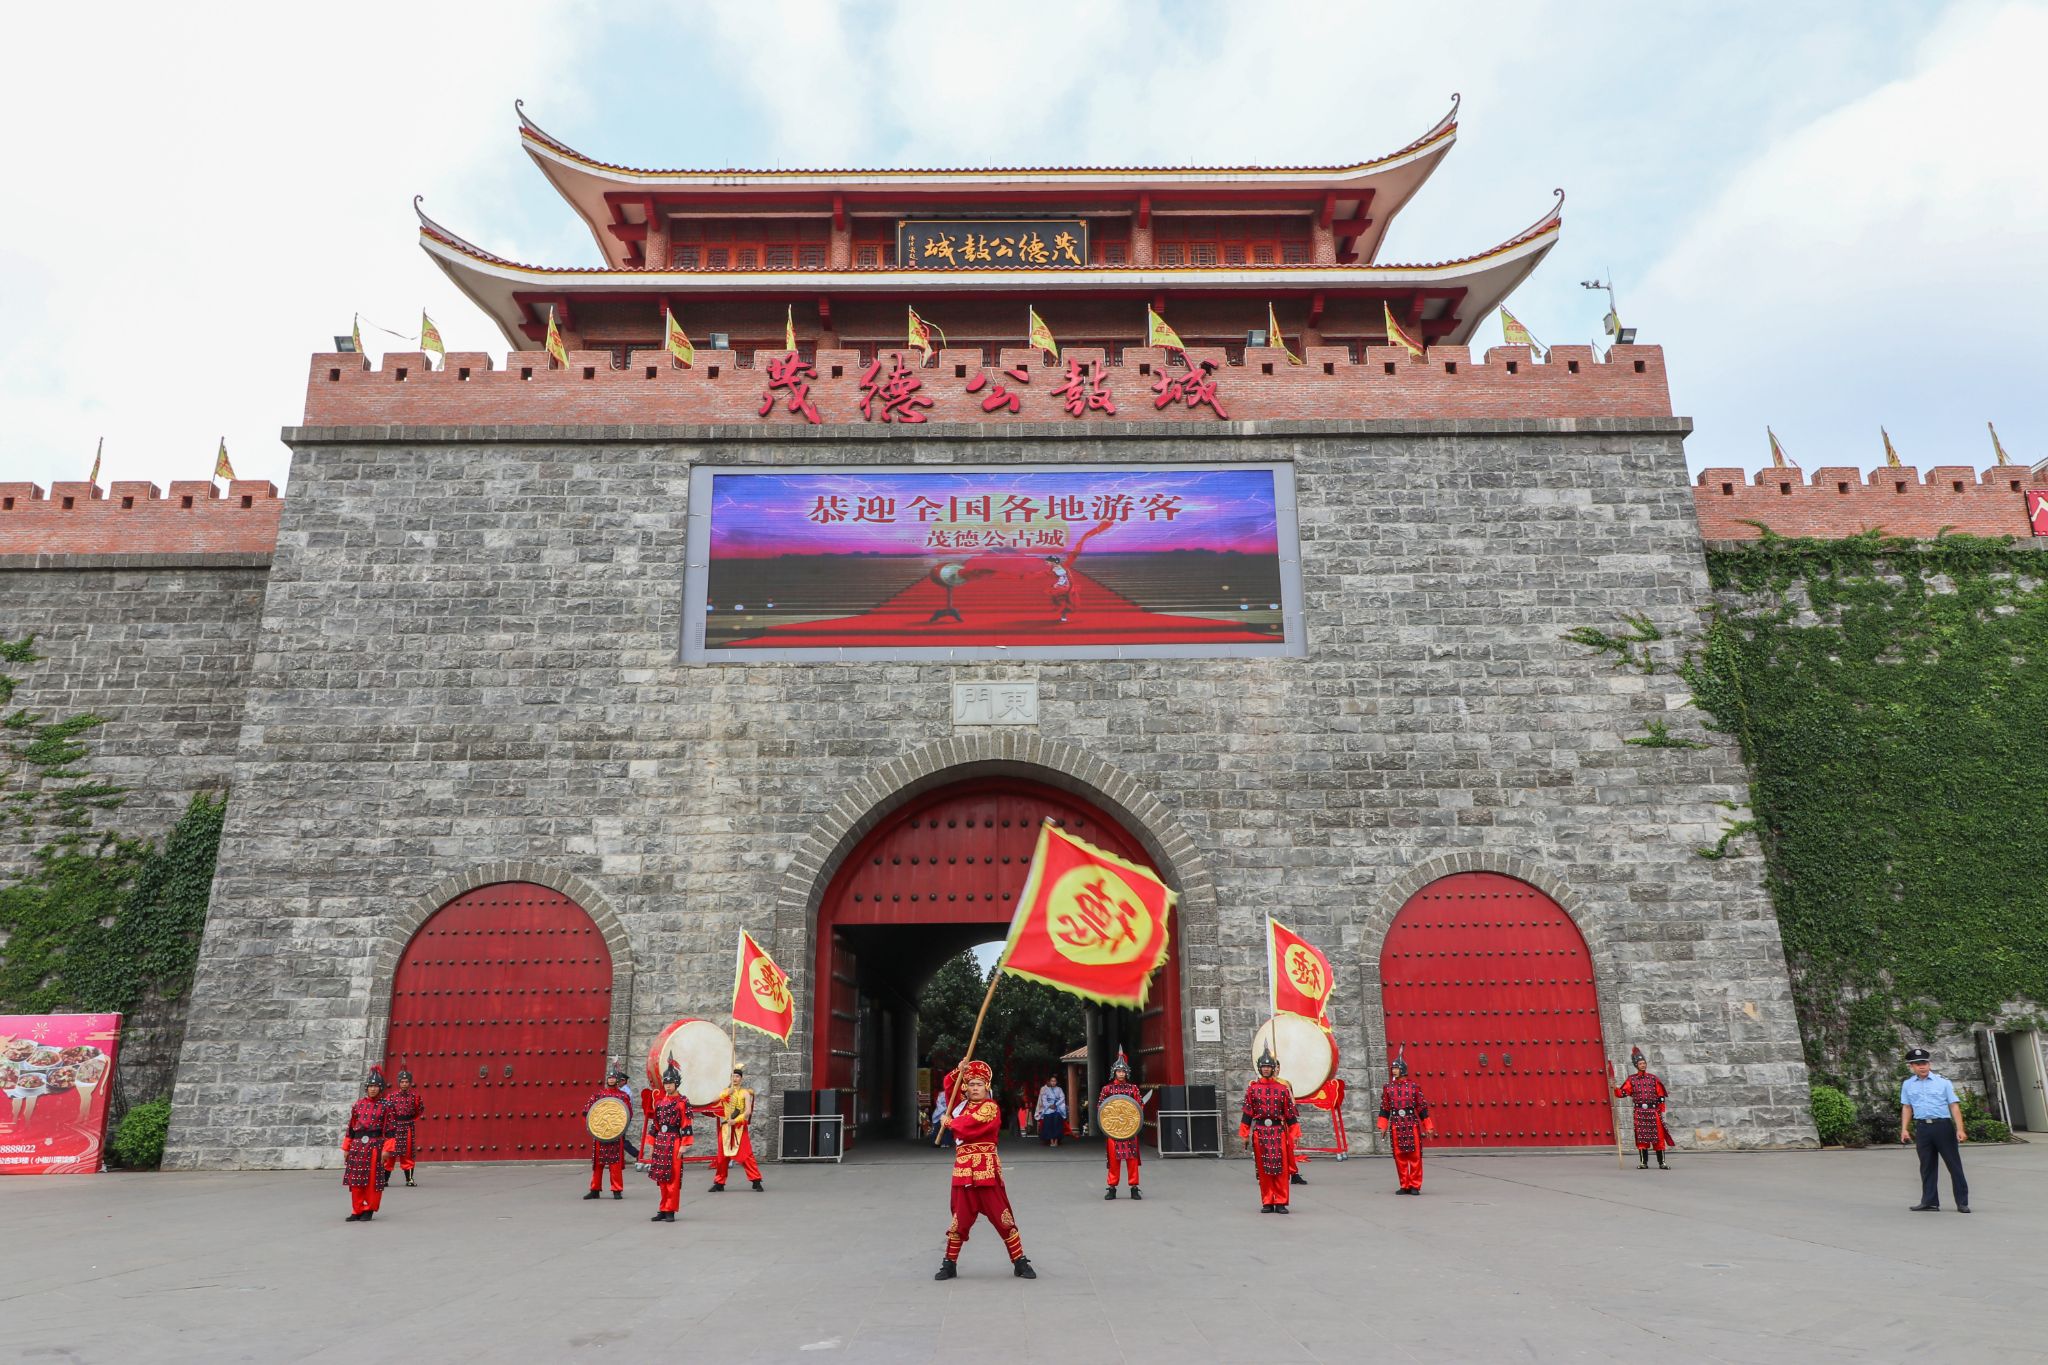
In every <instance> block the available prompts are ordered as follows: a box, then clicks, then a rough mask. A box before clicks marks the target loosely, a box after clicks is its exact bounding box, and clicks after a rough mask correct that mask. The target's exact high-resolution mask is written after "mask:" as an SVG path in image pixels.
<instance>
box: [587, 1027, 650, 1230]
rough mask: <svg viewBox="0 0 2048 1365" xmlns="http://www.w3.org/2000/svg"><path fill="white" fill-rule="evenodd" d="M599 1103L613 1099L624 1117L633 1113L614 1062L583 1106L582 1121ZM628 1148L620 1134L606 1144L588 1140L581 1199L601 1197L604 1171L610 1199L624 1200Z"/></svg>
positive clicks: (630, 1094)
mask: <svg viewBox="0 0 2048 1365" xmlns="http://www.w3.org/2000/svg"><path fill="white" fill-rule="evenodd" d="M599 1100H617V1101H619V1102H620V1103H621V1104H623V1105H625V1106H626V1112H627V1113H628V1114H631V1113H632V1112H633V1092H632V1091H630V1090H628V1089H626V1068H624V1067H622V1066H620V1065H619V1064H618V1062H617V1060H616V1059H615V1060H614V1061H613V1062H612V1064H611V1069H610V1070H608V1071H606V1072H605V1074H604V1084H603V1085H601V1086H599V1087H598V1088H597V1093H596V1094H594V1095H592V1096H591V1097H590V1100H589V1103H587V1104H585V1105H584V1106H583V1113H584V1115H585V1117H586V1118H587V1117H588V1116H589V1114H590V1109H591V1105H594V1104H596V1103H597V1102H598V1101H599ZM632 1145H633V1144H632V1143H630V1142H627V1141H626V1135H625V1134H624V1133H620V1134H619V1135H618V1136H617V1137H615V1138H612V1139H611V1140H610V1141H605V1140H602V1139H599V1138H592V1139H591V1140H590V1192H589V1193H588V1194H586V1195H584V1196H583V1197H584V1198H585V1199H597V1198H601V1197H602V1196H603V1194H604V1191H603V1190H602V1189H601V1188H600V1186H601V1185H602V1184H603V1181H604V1173H605V1172H606V1171H607V1170H609V1171H610V1172H611V1173H612V1198H614V1199H624V1198H625V1197H626V1152H627V1150H628V1149H629V1148H631V1147H632ZM633 1155H634V1156H635V1157H636V1158H637V1157H638V1156H639V1155H640V1154H639V1153H638V1152H634V1153H633Z"/></svg>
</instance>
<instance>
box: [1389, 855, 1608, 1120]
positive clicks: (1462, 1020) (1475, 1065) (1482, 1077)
mask: <svg viewBox="0 0 2048 1365" xmlns="http://www.w3.org/2000/svg"><path fill="white" fill-rule="evenodd" d="M1380 1000H1381V1005H1382V1007H1383V1008H1384V1010H1385V1013H1386V1029H1387V1031H1386V1043H1387V1056H1388V1058H1389V1059H1390V1060H1391V1059H1392V1058H1393V1056H1394V1055H1395V1052H1396V1050H1397V1049H1400V1050H1405V1052H1406V1055H1407V1060H1408V1066H1409V1075H1410V1076H1411V1077H1412V1078H1413V1079H1414V1080H1415V1081H1416V1083H1417V1084H1419V1085H1420V1086H1421V1087H1422V1093H1423V1096H1424V1098H1425V1099H1427V1100H1428V1101H1429V1107H1430V1113H1431V1116H1432V1117H1433V1118H1434V1119H1435V1120H1436V1130H1437V1135H1436V1138H1435V1145H1437V1146H1440V1147H1577V1146H1598V1145H1604V1144H1608V1143H1612V1142H1613V1141H1614V1109H1613V1105H1612V1102H1611V1100H1610V1099H1609V1091H1608V1088H1607V1085H1606V1050H1605V1048H1604V1047H1603V1046H1602V1044H1601V1036H1600V1002H1599V998H1598V995H1597V993H1596V991H1595V989H1594V985H1593V962H1592V958H1591V956H1590V955H1589V954H1588V953H1587V951H1586V941H1585V939H1584V938H1583V937H1582V936H1581V935H1580V934H1579V930H1578V926H1577V925H1575V924H1573V923H1572V920H1571V916H1569V915H1567V914H1566V913H1565V912H1564V909H1563V908H1562V907H1561V906H1559V905H1558V903H1557V902H1556V901H1554V900H1552V899H1551V898H1550V897H1549V896H1547V895H1545V894H1544V893H1543V892H1542V891H1539V890H1538V889H1537V888H1535V887H1534V886H1531V885H1530V884H1529V883H1527V882H1523V881H1518V880H1516V879H1515V878H1513V877H1507V876H1503V875H1501V874H1499V873H1495V872H1461V873H1458V874H1457V875H1455V876H1450V877H1445V878H1442V879H1441V880H1438V881H1434V882H1431V883H1430V884H1429V885H1427V886H1425V887H1423V888H1422V889H1421V890H1420V891H1418V892H1416V893H1415V894H1414V895H1413V896H1411V897H1410V898H1409V900H1408V903H1407V904H1406V905H1404V906H1402V907H1401V913H1400V914H1398V915H1396V916H1395V917H1394V923H1393V925H1392V926H1391V927H1390V928H1389V929H1388V930H1387V938H1386V943H1385V944H1384V945H1383V946H1382V948H1381V950H1380ZM1377 1107H1378V1105H1377V1097H1375V1100H1374V1108H1375V1110H1377Z"/></svg>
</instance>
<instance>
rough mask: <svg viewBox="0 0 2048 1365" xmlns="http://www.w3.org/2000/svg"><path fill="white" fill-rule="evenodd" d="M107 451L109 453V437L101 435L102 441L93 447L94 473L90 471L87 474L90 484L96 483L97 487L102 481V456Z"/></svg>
mask: <svg viewBox="0 0 2048 1365" xmlns="http://www.w3.org/2000/svg"><path fill="white" fill-rule="evenodd" d="M106 453H107V438H106V437H104V436H102V437H100V443H99V444H98V445H97V446H95V447H93V452H92V473H90V474H88V475H86V476H85V481H86V482H87V483H89V484H92V485H94V486H95V487H97V486H98V485H99V481H100V456H102V455H104V454H106Z"/></svg>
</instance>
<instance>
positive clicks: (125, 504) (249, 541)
mask: <svg viewBox="0 0 2048 1365" xmlns="http://www.w3.org/2000/svg"><path fill="white" fill-rule="evenodd" d="M283 507H284V502H283V500H282V499H280V498H279V497H278V495H277V485H275V484H273V483H271V482H270V481H269V480H267V479H235V480H233V481H232V482H230V483H229V484H228V491H227V494H226V496H222V494H221V492H220V489H219V488H218V486H216V485H215V484H214V483H212V482H211V481H210V480H206V479H193V480H189V481H179V482H176V483H173V484H172V485H171V487H170V492H169V493H168V494H165V493H163V492H161V491H160V490H159V489H158V488H157V486H156V485H155V484H153V483H146V482H125V481H120V482H115V483H111V484H109V485H107V487H105V488H104V489H102V488H98V487H95V486H94V485H92V484H90V483H53V484H51V485H50V491H49V493H48V494H47V495H45V494H44V492H43V490H42V488H41V487H40V486H38V485H36V484H33V483H0V555H85V556H101V555H138V554H200V555H208V554H263V555H267V554H270V553H271V552H272V551H274V550H275V549H276V548H277V519H278V514H279V513H280V512H281V511H282V510H283Z"/></svg>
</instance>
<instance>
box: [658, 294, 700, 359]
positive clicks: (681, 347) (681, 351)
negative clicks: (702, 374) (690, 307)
mask: <svg viewBox="0 0 2048 1365" xmlns="http://www.w3.org/2000/svg"><path fill="white" fill-rule="evenodd" d="M661 317H662V329H661V334H662V336H663V338H665V340H664V341H663V342H662V344H663V345H665V346H667V347H668V353H669V356H670V358H672V359H673V360H674V361H675V362H676V364H678V365H681V366H682V367H683V368H684V369H688V368H689V367H690V366H692V365H694V364H696V363H697V348H696V347H695V346H692V345H691V344H690V338H689V334H688V333H686V332H684V331H683V325H682V324H681V323H680V322H677V321H676V315H675V313H674V311H672V310H671V309H667V308H664V309H662V310H661Z"/></svg>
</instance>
